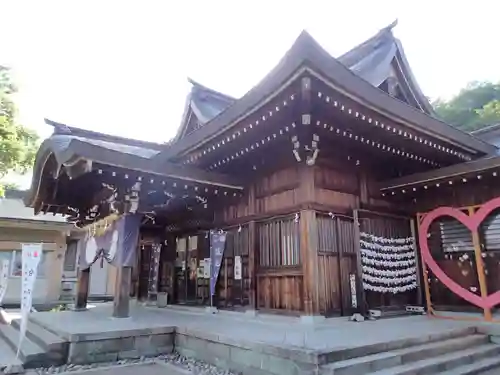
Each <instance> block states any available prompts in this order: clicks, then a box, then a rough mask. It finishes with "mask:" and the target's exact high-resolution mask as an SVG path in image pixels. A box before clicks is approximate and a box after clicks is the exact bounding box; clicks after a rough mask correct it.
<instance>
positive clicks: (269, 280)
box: [257, 271, 304, 312]
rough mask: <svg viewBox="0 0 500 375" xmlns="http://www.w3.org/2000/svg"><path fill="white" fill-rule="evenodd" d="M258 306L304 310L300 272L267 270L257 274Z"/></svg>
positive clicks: (292, 310) (285, 309)
mask: <svg viewBox="0 0 500 375" xmlns="http://www.w3.org/2000/svg"><path fill="white" fill-rule="evenodd" d="M257 289H258V291H259V292H258V308H259V309H266V310H283V311H288V312H294V311H295V312H300V311H303V310H304V295H303V279H302V275H301V274H300V272H293V271H292V272H288V273H286V272H278V273H273V272H268V273H265V274H259V275H257Z"/></svg>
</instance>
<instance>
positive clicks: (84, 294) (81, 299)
mask: <svg viewBox="0 0 500 375" xmlns="http://www.w3.org/2000/svg"><path fill="white" fill-rule="evenodd" d="M89 281H90V267H89V268H87V269H85V270H82V269H80V270H79V271H78V277H77V282H76V301H75V310H85V309H87V302H88V297H89Z"/></svg>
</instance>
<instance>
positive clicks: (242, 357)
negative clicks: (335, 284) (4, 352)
mask: <svg viewBox="0 0 500 375" xmlns="http://www.w3.org/2000/svg"><path fill="white" fill-rule="evenodd" d="M111 311H112V309H111V306H107V307H106V306H102V307H96V308H92V309H90V310H89V311H87V312H83V313H74V312H72V311H64V312H57V313H49V312H47V313H34V314H32V315H31V316H30V320H32V321H36V322H37V323H38V324H39V325H41V326H43V327H45V328H46V329H48V330H50V331H51V332H56V333H57V334H58V335H59V336H61V337H63V338H64V339H65V340H66V341H67V342H68V345H69V346H70V350H69V353H68V354H69V355H68V357H67V359H68V360H67V361H66V362H65V363H82V364H83V363H85V362H86V363H96V362H108V361H114V360H117V359H122V358H123V359H125V358H138V357H140V356H150V355H151V356H152V355H157V354H160V353H169V352H171V351H172V350H174V349H175V350H176V351H177V352H179V353H181V354H183V355H185V356H188V357H193V358H196V359H199V360H203V361H206V362H209V363H211V364H213V365H216V366H219V367H221V368H223V369H227V370H232V371H234V372H241V373H244V374H245V375H282V374H290V375H313V374H315V375H317V374H331V373H333V368H330V367H329V366H334V367H335V373H339V374H340V373H343V374H348V372H342V370H339V369H338V368H337V367H338V366H340V365H342V366H343V367H349V368H351V367H353V366H355V367H356V369H355V371H356V372H355V373H356V374H366V373H370V372H373V371H372V370H375V369H377V370H378V369H383V368H385V367H391V366H394V365H395V364H401V363H402V362H401V358H402V356H403V354H401V352H400V350H401V349H404V350H410V352H408V353H410V354H408V355H404V358H406V359H408V358H413V359H415V358H416V357H415V356H417V357H418V358H419V359H420V358H424V359H426V358H427V357H429V353H431V354H433V355H435V356H437V355H440V354H443V353H445V352H448V349H449V351H454V350H456V349H457V345H459V346H460V349H461V348H463V347H467V346H471V345H473V344H474V345H475V346H474V349H473V350H478V353H480V354H481V355H483V354H484V355H490V354H491V355H495V358H494V360H495V361H498V362H499V363H500V346H499V348H497V347H493V348H491V347H490V346H488V345H486V347H484V345H483V344H484V343H486V342H487V337H486V336H485V335H484V336H482V337H478V336H477V335H475V332H476V329H475V328H474V327H469V326H468V324H466V323H463V322H453V321H441V320H437V319H429V318H426V317H419V316H415V317H407V318H396V319H382V320H377V321H374V322H370V323H368V324H353V323H351V322H349V321H348V319H347V318H332V319H325V318H324V317H322V316H320V317H318V316H303V317H302V318H300V319H297V318H295V317H286V316H279V317H278V316H275V315H266V314H264V313H260V314H259V317H258V318H257V319H252V318H248V317H247V315H246V314H245V313H241V314H240V315H239V316H238V314H237V313H231V314H229V313H225V311H221V312H220V313H219V314H207V313H206V312H205V310H204V309H201V308H200V309H191V310H190V311H186V310H177V311H176V310H175V309H164V310H160V309H157V308H148V307H141V306H139V305H137V306H135V307H134V309H133V310H132V318H131V319H130V320H129V319H110V313H111ZM249 314H252V312H249ZM301 321H302V322H304V323H316V322H318V323H321V325H320V326H318V327H311V326H307V325H302V324H300V323H299V322H301ZM297 323H299V324H297ZM316 328H317V329H316ZM30 332H31V333H34V332H35V331H34V330H33V331H30ZM449 340H451V342H449ZM437 341H445V342H443V343H438V344H436V345H438V346H439V347H440V348H443V347H446V348H447V349H446V350H445V351H440V350H436V348H435V346H432V345H431V346H430V347H426V348H422V347H421V345H422V344H427V343H433V342H434V343H435V342H437ZM477 345H479V346H480V347H479V349H478V346H477ZM493 345H494V344H493ZM410 347H416V349H408V348H410ZM443 350H444V349H443ZM388 351H394V353H390V355H389V354H387V352H388ZM0 353H1V350H0ZM378 353H381V355H380V356H378V357H373V355H375V354H378ZM405 353H406V352H405ZM415 353H416V354H415ZM417 354H418V355H417ZM366 356H370V358H363V357H366ZM457 358H472V357H471V356H470V355H465V354H462V353H458V355H457ZM474 358H475V357H474ZM354 359H356V360H355V361H354V362H355V363H354V362H353V361H351V360H354ZM347 360H349V361H347ZM447 360H448V359H447V357H443V358H441V359H440V360H439V361H447ZM468 360H472V359H468ZM341 361H343V363H342V364H339V362H341ZM375 362H376V363H375ZM366 363H368V364H369V365H370V366H371V367H370V371H364V370H365V369H364V368H362V367H363V366H364V365H365V364H366ZM457 363H458V362H457ZM441 365H443V363H439V366H441ZM443 366H444V365H443ZM443 366H441V367H440V369H444V368H448V367H443ZM25 367H26V366H25ZM450 369H451V368H450ZM337 370H338V371H337ZM353 373H354V372H353ZM414 373H430V372H418V371H417V372H414ZM435 373H436V372H435ZM457 373H460V372H457Z"/></svg>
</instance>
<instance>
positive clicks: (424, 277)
mask: <svg viewBox="0 0 500 375" xmlns="http://www.w3.org/2000/svg"><path fill="white" fill-rule="evenodd" d="M423 218H424V216H423V215H422V214H418V213H417V233H420V223H421V222H422V219H423ZM419 259H421V258H419ZM421 264H422V280H423V281H424V291H425V305H426V307H427V314H429V315H432V314H434V310H433V308H432V300H431V286H430V284H429V271H428V270H427V266H426V264H425V262H423V261H422V263H421Z"/></svg>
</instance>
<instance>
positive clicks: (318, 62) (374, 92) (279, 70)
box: [153, 31, 496, 163]
mask: <svg viewBox="0 0 500 375" xmlns="http://www.w3.org/2000/svg"><path fill="white" fill-rule="evenodd" d="M344 59H346V60H347V58H345V57H344ZM344 61H345V60H344ZM306 70H309V71H310V72H311V73H312V74H315V75H318V76H320V78H321V79H323V80H325V81H327V82H328V83H329V84H330V85H331V86H333V87H335V88H336V89H338V90H340V91H343V92H345V93H348V94H349V95H350V96H351V97H352V98H353V99H354V100H356V101H359V102H360V103H361V104H362V105H364V106H367V107H370V108H373V109H374V110H376V111H378V112H380V113H381V114H383V115H385V116H387V117H390V118H392V119H393V120H394V121H397V122H400V123H403V124H405V125H407V126H410V127H413V128H416V129H417V130H418V131H420V132H424V133H427V134H429V135H431V136H433V137H435V138H438V139H441V140H443V141H445V142H449V143H452V144H454V145H456V146H459V147H461V148H464V149H467V150H468V151H469V152H477V153H479V154H491V153H494V152H495V151H496V147H495V146H493V145H490V144H488V143H486V142H484V141H482V140H479V139H477V138H475V137H473V136H471V135H470V134H468V133H465V132H463V131H461V130H459V129H457V128H454V127H452V126H450V125H448V124H446V123H444V122H442V121H440V120H438V119H436V118H434V117H432V116H429V115H428V114H426V113H424V112H422V111H420V110H418V109H416V108H414V107H412V106H410V105H408V104H406V103H404V102H402V101H400V100H398V99H396V98H393V97H391V96H390V95H388V94H387V93H385V92H383V91H382V90H380V89H379V88H377V87H374V86H373V85H372V84H371V83H370V82H368V81H366V80H365V79H363V78H361V77H360V76H358V75H356V74H355V73H354V72H353V71H351V70H350V69H348V68H347V67H346V66H345V65H344V64H342V63H341V62H339V61H338V60H337V59H335V58H333V57H332V56H331V55H330V54H329V53H328V52H327V51H325V50H324V49H323V48H322V47H321V46H320V45H319V44H318V43H317V42H316V41H315V40H314V39H313V38H312V36H311V35H309V34H308V33H307V32H306V31H303V32H302V33H301V34H300V35H299V37H298V38H297V40H296V41H295V43H294V44H293V46H292V47H291V48H290V50H289V51H288V52H287V53H286V54H285V56H284V57H283V58H282V59H281V60H280V62H279V63H278V65H277V66H276V67H275V68H274V69H273V70H272V71H271V72H270V73H268V74H267V76H266V77H264V79H263V80H262V81H260V82H259V84H257V86H255V87H254V88H253V89H251V90H250V91H249V92H248V93H247V94H245V95H244V96H243V97H242V98H241V99H239V100H237V101H235V102H234V103H233V104H232V105H230V106H229V107H228V108H227V109H226V110H224V111H223V112H221V113H219V114H218V115H217V116H216V117H214V118H213V119H211V120H210V121H208V122H207V123H206V124H205V125H204V126H202V127H201V128H199V129H198V130H197V131H195V132H192V133H191V134H189V135H186V136H185V137H184V138H183V139H181V140H179V141H178V142H176V143H173V144H172V145H171V147H169V148H168V149H165V150H164V151H162V152H161V153H160V154H159V155H157V156H155V157H154V158H153V160H154V161H155V162H157V163H163V162H165V161H167V160H169V159H170V158H172V157H175V156H177V155H180V154H183V153H186V152H188V151H190V150H192V149H194V148H195V147H198V146H200V145H201V144H204V143H206V142H208V141H210V140H211V139H212V138H214V137H216V136H217V135H219V134H221V133H223V132H224V131H226V130H227V129H229V128H231V127H232V126H234V125H236V124H237V123H238V122H239V121H241V120H242V119H243V118H245V117H246V116H248V115H250V114H251V113H253V112H254V111H256V110H258V109H259V108H260V107H261V106H263V105H264V103H265V102H266V101H267V100H269V99H270V98H272V97H274V96H276V95H277V94H279V93H280V92H281V91H283V90H284V89H285V88H286V87H287V86H288V85H290V84H291V83H292V82H293V81H294V80H295V79H296V78H297V77H298V75H299V74H301V73H302V72H304V71H306Z"/></svg>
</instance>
